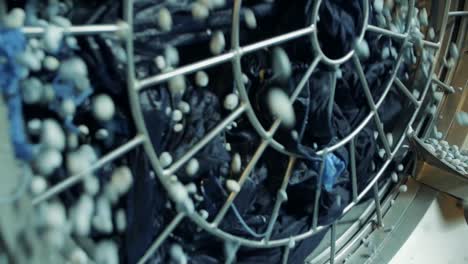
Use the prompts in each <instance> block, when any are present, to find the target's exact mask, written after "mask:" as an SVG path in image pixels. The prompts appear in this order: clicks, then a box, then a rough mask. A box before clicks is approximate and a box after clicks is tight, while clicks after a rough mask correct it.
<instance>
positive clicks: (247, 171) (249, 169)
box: [211, 140, 268, 227]
mask: <svg viewBox="0 0 468 264" xmlns="http://www.w3.org/2000/svg"><path fill="white" fill-rule="evenodd" d="M267 146H268V142H267V141H266V140H263V141H262V143H261V144H260V146H258V148H257V150H256V151H255V154H254V155H253V156H252V159H251V160H250V161H249V164H247V167H246V168H245V170H244V171H243V172H242V175H241V176H240V178H239V181H238V183H239V185H240V186H241V187H242V185H243V184H244V182H245V180H247V177H249V175H250V173H251V172H252V170H253V169H254V167H255V165H256V164H257V162H258V160H259V159H260V157H261V156H262V154H263V152H264V151H265V149H266V147H267ZM236 196H237V193H236V192H231V193H230V194H229V196H228V198H227V199H226V202H225V203H224V204H223V207H221V209H220V210H219V212H218V214H217V215H216V217H215V219H214V220H213V222H212V223H211V225H212V226H213V227H217V226H218V225H219V223H221V221H222V220H223V218H224V216H225V215H226V213H227V210H228V209H229V207H231V204H232V203H233V202H234V199H235V198H236Z"/></svg>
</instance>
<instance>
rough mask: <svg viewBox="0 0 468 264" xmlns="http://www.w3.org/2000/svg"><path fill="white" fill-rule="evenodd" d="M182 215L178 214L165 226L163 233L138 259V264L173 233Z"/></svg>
mask: <svg viewBox="0 0 468 264" xmlns="http://www.w3.org/2000/svg"><path fill="white" fill-rule="evenodd" d="M184 217H185V214H184V213H178V214H177V215H176V217H174V219H172V221H171V222H170V223H169V225H167V226H166V228H165V229H164V230H163V232H162V233H161V234H160V235H159V236H158V238H157V239H156V240H155V241H154V242H153V244H152V245H151V246H150V247H149V248H148V250H146V252H145V254H144V255H143V256H142V257H141V258H140V260H139V261H138V264H144V263H145V262H146V261H147V260H148V259H149V258H150V257H151V256H152V255H153V254H154V252H156V250H157V249H158V248H159V246H161V244H162V243H163V242H164V241H165V240H166V238H167V237H168V236H169V235H170V234H171V233H172V231H174V229H175V228H176V227H177V225H178V224H179V223H180V222H181V221H182V219H184Z"/></svg>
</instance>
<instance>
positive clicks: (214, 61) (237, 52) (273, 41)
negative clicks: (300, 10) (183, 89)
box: [136, 25, 315, 90]
mask: <svg viewBox="0 0 468 264" xmlns="http://www.w3.org/2000/svg"><path fill="white" fill-rule="evenodd" d="M314 30H315V27H314V26H313V25H312V26H308V27H306V28H302V29H299V30H295V31H292V32H289V33H286V34H282V35H279V36H276V37H273V38H269V39H266V40H263V41H259V42H256V43H253V44H250V45H247V46H245V47H239V48H238V49H234V50H231V51H228V52H226V53H224V54H221V55H219V56H215V57H211V58H209V59H205V60H201V61H198V62H195V63H192V64H189V65H186V66H182V67H179V68H177V69H175V70H172V71H169V72H165V73H161V74H158V75H156V76H153V77H148V78H146V79H143V80H140V81H138V82H137V85H136V89H137V90H141V89H144V88H146V87H149V86H151V85H156V84H159V83H162V82H164V81H167V80H169V79H170V78H173V77H175V76H178V75H185V74H190V73H193V72H196V71H199V70H203V69H206V68H208V67H212V66H215V65H218V64H220V63H223V62H227V61H229V60H231V59H233V58H234V57H235V56H242V55H244V54H248V53H251V52H254V51H256V50H260V49H263V48H267V47H269V46H272V45H277V44H280V43H283V42H286V41H290V40H293V39H296V38H300V37H302V36H305V35H307V34H310V33H312V32H313V31H314Z"/></svg>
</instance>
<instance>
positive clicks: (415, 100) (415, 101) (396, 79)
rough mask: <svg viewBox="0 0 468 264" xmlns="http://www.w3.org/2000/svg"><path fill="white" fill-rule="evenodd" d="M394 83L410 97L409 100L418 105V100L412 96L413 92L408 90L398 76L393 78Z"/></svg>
mask: <svg viewBox="0 0 468 264" xmlns="http://www.w3.org/2000/svg"><path fill="white" fill-rule="evenodd" d="M395 84H396V86H397V87H398V88H399V89H400V91H401V92H402V93H403V94H404V95H406V97H408V98H409V99H410V101H411V102H412V103H413V104H414V105H416V106H418V105H419V104H420V102H419V101H418V100H417V99H416V98H414V96H413V94H411V92H410V91H409V90H408V88H407V87H406V86H405V85H404V84H403V83H402V82H401V81H400V79H398V78H395Z"/></svg>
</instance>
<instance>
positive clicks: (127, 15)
mask: <svg viewBox="0 0 468 264" xmlns="http://www.w3.org/2000/svg"><path fill="white" fill-rule="evenodd" d="M362 2H363V6H364V11H365V18H364V22H363V29H362V32H361V34H360V36H359V38H358V41H361V40H362V39H363V38H364V35H365V34H366V32H373V33H377V34H382V35H386V36H389V37H391V38H393V39H395V40H399V41H401V42H402V46H401V49H400V52H399V55H398V58H397V59H396V63H395V65H394V69H393V71H392V74H391V76H390V77H389V79H388V80H387V84H386V86H385V89H384V92H383V94H382V96H381V97H380V99H379V100H378V101H377V102H374V100H373V99H372V96H371V93H370V89H369V87H368V84H367V81H366V78H365V75H364V72H363V69H362V65H361V62H360V60H359V58H358V56H357V53H356V51H355V49H352V50H351V51H349V53H348V54H346V55H345V56H343V57H342V58H339V59H330V58H328V57H327V56H326V55H325V54H324V53H323V52H322V50H321V48H320V44H319V39H318V36H317V28H316V21H317V16H318V10H319V7H320V4H321V1H320V0H319V1H317V2H316V4H315V7H314V13H313V16H312V23H311V25H310V26H308V27H306V28H302V29H299V30H295V31H292V32H289V33H286V34H282V35H278V36H275V37H272V38H269V39H266V40H263V41H260V42H256V43H253V44H250V45H247V46H243V47H240V46H239V20H240V9H241V6H242V1H241V0H236V1H234V8H233V18H232V21H233V23H232V36H231V42H232V43H231V44H232V45H231V46H232V49H231V50H230V51H227V52H226V53H223V54H221V55H218V56H214V57H211V58H208V59H205V60H201V61H198V62H195V63H192V64H189V65H186V66H182V67H179V68H176V69H174V70H171V71H168V72H165V73H161V74H158V75H155V76H152V77H148V78H145V79H142V80H138V79H136V77H135V63H134V55H133V54H134V48H133V28H132V25H133V1H132V0H125V1H124V22H123V23H122V22H119V23H116V24H110V25H83V26H72V27H69V28H67V29H66V30H65V33H66V34H71V35H90V34H102V33H115V34H117V35H118V36H121V37H123V40H124V42H125V48H126V53H127V60H128V61H127V84H128V95H129V100H130V104H131V111H132V115H133V118H134V121H135V123H136V127H137V131H138V134H137V135H136V136H135V137H134V138H133V139H132V140H130V141H128V142H127V143H125V144H124V145H122V146H120V147H119V148H116V149H115V150H113V151H111V152H110V153H108V154H106V155H104V156H103V157H101V158H100V159H99V160H98V161H97V162H96V163H95V164H94V165H93V166H91V167H90V168H88V170H86V171H83V172H81V173H80V174H77V175H73V176H71V177H69V178H67V179H66V180H64V181H62V182H60V183H58V184H56V185H55V186H52V187H51V188H50V189H48V190H47V191H46V192H44V193H43V194H41V195H40V196H38V197H35V198H34V199H33V204H34V205H37V204H39V203H41V202H43V201H46V200H47V199H49V198H51V197H53V196H55V195H57V194H58V193H60V192H62V191H64V190H66V189H67V188H69V187H71V186H72V185H74V184H76V183H78V182H80V181H81V180H83V178H84V177H85V176H86V175H88V174H89V173H90V172H92V171H95V170H98V169H99V168H101V167H102V166H103V165H104V164H106V163H109V162H112V161H113V160H115V159H117V158H119V157H121V156H122V155H124V154H126V153H127V152H129V151H131V150H132V149H134V148H136V147H138V146H143V147H144V150H145V152H146V154H147V156H148V158H149V160H150V162H151V164H152V167H153V169H154V171H155V172H156V175H157V176H158V178H159V180H160V182H161V183H162V184H163V186H164V187H165V188H166V190H169V189H170V188H171V184H172V183H171V182H170V181H169V177H168V176H171V175H172V174H174V173H175V172H176V171H177V170H179V169H180V168H181V167H182V166H183V165H184V164H185V163H186V162H188V161H189V160H190V159H191V158H192V157H193V156H194V155H195V154H196V153H197V152H198V151H199V150H201V149H202V148H203V147H204V146H206V145H207V144H208V143H209V142H210V140H211V139H213V138H214V137H215V136H217V135H218V134H219V133H221V132H222V131H224V130H225V129H226V127H227V126H228V125H229V124H230V123H232V122H233V121H235V120H236V119H238V118H239V117H240V116H241V115H243V114H245V115H246V116H247V117H248V119H249V120H250V122H251V124H252V125H253V127H254V128H255V129H256V131H257V132H258V133H259V134H260V136H261V137H262V142H261V144H260V145H259V146H258V148H257V150H256V151H255V153H254V155H253V156H252V158H251V160H250V161H249V163H248V164H247V166H246V168H245V170H244V171H243V172H242V174H241V176H240V178H239V180H238V183H239V185H240V186H242V184H243V183H244V182H245V180H246V179H247V178H248V177H249V175H250V173H251V171H252V169H253V168H254V167H255V165H256V163H257V162H258V160H259V158H260V157H261V155H262V154H263V152H264V151H265V149H266V148H267V147H272V148H274V149H276V150H278V151H280V152H282V153H284V154H286V155H289V156H290V158H289V164H288V168H287V170H286V172H285V173H284V178H283V182H282V184H281V187H280V189H279V190H278V197H283V196H281V194H282V193H284V192H285V189H286V187H287V184H288V181H289V177H290V175H291V172H292V169H293V166H294V164H295V161H296V158H298V157H297V154H295V153H291V152H289V151H288V150H287V149H286V148H285V147H284V146H283V145H282V144H281V143H279V142H277V141H276V140H275V139H274V138H273V137H274V135H275V132H276V131H277V129H278V128H279V126H280V124H281V120H279V119H277V120H276V121H275V122H274V123H273V125H272V126H271V127H270V128H269V129H268V130H267V129H265V128H264V127H263V126H262V125H261V124H260V122H259V120H258V118H257V116H256V113H255V112H254V110H253V108H252V106H251V105H250V101H249V98H248V95H247V91H246V88H245V86H244V83H243V81H242V69H241V63H240V60H241V57H242V56H243V55H246V54H249V53H252V52H254V51H257V50H260V49H263V48H267V47H271V46H274V45H278V44H281V43H284V42H288V41H291V40H294V39H298V38H302V37H311V38H312V44H313V45H312V47H311V48H312V49H313V51H314V52H315V54H316V57H315V59H314V60H313V61H312V62H311V64H310V66H309V68H308V70H307V72H306V73H305V74H304V76H303V77H302V79H301V80H300V82H299V84H298V85H297V86H296V89H295V90H294V92H293V94H292V95H291V96H290V100H291V101H292V102H294V101H295V100H296V98H297V96H298V95H299V94H300V92H301V91H302V89H303V87H304V86H305V84H306V82H307V80H308V79H309V78H310V77H311V75H312V74H313V72H314V69H315V68H316V67H317V65H318V64H319V63H324V64H327V65H330V66H333V67H335V68H336V69H339V67H340V66H341V65H342V64H343V63H345V62H347V61H349V60H352V62H353V63H354V65H355V67H356V70H357V73H358V75H359V78H360V81H361V84H362V87H363V92H364V93H365V95H366V99H367V102H368V104H369V106H370V109H371V111H370V113H369V114H368V115H367V116H366V118H364V120H363V121H362V122H361V124H360V125H359V126H357V128H356V129H355V130H354V131H352V132H351V133H350V134H349V135H348V136H346V137H345V138H343V139H341V140H340V141H338V142H337V143H336V144H334V145H332V146H328V147H326V148H324V149H322V150H319V151H317V155H320V156H322V160H323V157H325V156H326V155H327V153H329V152H332V151H334V150H336V149H338V148H340V147H343V146H347V147H349V149H350V155H351V157H350V162H351V182H352V193H353V201H352V202H351V203H350V204H349V205H348V206H347V207H346V208H345V209H344V210H343V214H346V213H347V212H348V211H350V210H351V209H352V208H353V206H355V205H356V204H357V203H358V202H359V201H360V200H362V199H363V197H364V196H365V195H366V194H367V193H368V192H369V191H370V190H371V189H372V190H373V193H374V197H375V203H376V215H377V218H378V224H379V225H380V226H383V222H382V212H381V207H380V199H379V187H378V185H377V182H378V180H379V179H380V177H381V176H382V174H383V173H384V171H385V169H386V168H387V167H388V165H389V164H390V163H391V162H392V159H393V158H394V157H395V155H396V153H397V152H398V150H399V149H400V147H401V146H402V145H403V143H404V141H405V138H406V136H407V133H408V134H409V133H412V132H413V129H412V124H413V123H414V122H415V119H416V116H417V114H418V113H419V112H420V110H421V106H422V101H423V100H424V99H425V98H426V94H427V92H428V90H429V87H430V84H431V82H432V81H434V79H432V78H428V79H427V81H426V85H425V87H424V91H423V93H422V96H421V97H420V98H421V99H420V100H418V99H416V98H415V97H414V96H413V95H412V94H411V92H410V91H409V90H408V88H407V87H405V85H404V84H403V83H402V82H401V81H400V80H398V78H396V74H397V72H398V69H399V67H400V66H401V64H402V61H403V52H404V50H405V49H407V48H411V45H409V44H410V42H411V35H410V34H411V18H413V12H414V5H415V3H414V2H415V1H414V0H410V1H409V9H408V14H407V16H406V26H405V31H404V33H397V32H393V31H391V30H388V29H384V28H380V27H377V26H374V25H370V24H368V17H369V2H370V1H368V0H363V1H362ZM450 4H451V1H450V0H448V1H446V4H445V14H448V16H459V15H466V12H465V11H463V12H450V13H449V9H450ZM448 16H445V17H444V21H443V23H442V28H441V31H440V36H444V32H445V25H446V24H447V20H448ZM23 31H24V33H26V34H27V35H38V34H42V33H43V29H41V28H33V27H26V28H23ZM438 39H439V42H431V41H427V40H424V42H423V43H424V46H425V47H428V48H433V49H435V50H436V56H435V58H436V61H437V58H438V57H439V55H440V54H439V53H440V46H441V41H442V40H441V37H439V38H438ZM224 62H231V63H232V65H233V71H234V76H235V81H236V88H237V89H238V92H239V94H240V98H241V104H240V106H239V107H238V108H237V109H235V110H234V111H233V112H232V113H231V114H230V115H228V116H227V117H226V118H225V119H224V120H223V121H221V122H220V123H219V124H218V125H217V126H215V127H214V128H213V129H212V130H211V131H210V132H209V133H208V134H206V135H205V136H204V137H203V138H202V139H201V140H200V141H199V142H198V143H196V144H195V145H194V146H192V148H191V149H190V150H189V151H187V153H185V154H184V155H183V156H182V157H180V158H179V159H178V160H177V161H175V162H174V163H173V164H172V165H171V166H170V167H168V168H166V169H163V167H162V166H161V164H160V162H159V160H158V157H157V154H156V150H155V149H154V148H153V145H152V144H151V141H150V137H149V134H148V130H147V128H146V125H145V122H144V119H143V116H142V111H141V106H140V102H139V93H140V92H141V91H143V90H144V89H149V88H151V87H152V86H154V85H157V84H160V83H163V82H166V81H168V80H169V79H171V78H173V77H175V76H178V75H186V74H190V73H194V72H196V71H198V70H202V69H206V68H209V67H214V66H216V65H218V64H221V63H224ZM434 68H435V66H434V65H432V66H431V69H430V74H429V76H432V74H433V72H434ZM394 85H395V86H396V87H397V89H399V91H400V92H401V93H402V94H403V95H404V96H405V97H406V98H407V99H408V100H409V101H410V102H412V103H413V104H414V105H415V106H416V110H415V111H414V114H413V115H412V117H411V119H410V122H409V123H408V125H407V127H406V129H405V133H403V134H402V136H401V137H400V138H399V140H398V141H397V143H396V144H395V147H394V148H393V149H391V147H390V146H389V144H388V142H387V138H386V136H385V132H384V129H383V127H382V123H381V121H380V117H379V114H378V109H379V108H380V106H381V105H382V103H383V102H384V100H385V98H386V96H387V94H388V92H389V91H390V89H391V88H392V87H393V86H394ZM335 88H336V75H334V77H333V78H332V82H331V84H330V89H331V91H332V92H331V94H334V91H335ZM329 104H330V106H331V105H332V104H333V97H332V98H331V100H330V102H329ZM371 119H372V120H373V121H374V122H375V123H376V126H377V129H378V134H379V136H380V139H381V141H382V143H383V145H384V148H385V151H386V157H385V162H384V163H383V165H382V167H381V168H380V169H379V170H378V172H377V173H376V175H375V177H374V178H373V180H372V181H371V182H370V183H369V185H368V186H366V188H364V190H362V191H361V192H360V193H358V191H357V184H356V182H357V181H356V177H357V176H356V159H355V155H354V154H355V141H354V139H355V136H356V135H357V134H358V133H359V132H360V131H361V130H362V129H363V128H364V127H365V126H366V125H367V124H368V123H369V122H370V121H371ZM406 132H407V133H406ZM323 166H324V165H323V162H322V165H321V168H322V169H323ZM319 178H320V177H319ZM320 193H321V184H320V182H319V184H318V186H317V191H316V193H315V197H316V200H315V204H314V211H313V227H312V228H311V229H310V230H308V231H307V232H304V233H302V234H297V235H295V236H293V237H288V238H282V239H276V240H271V239H270V236H271V231H272V229H273V227H274V224H275V221H276V219H277V217H278V212H279V209H280V207H281V204H282V203H283V202H284V201H285V199H284V198H283V199H280V198H278V199H277V200H276V203H275V205H274V208H273V210H272V215H271V217H270V221H269V223H268V227H267V232H266V234H265V237H264V238H263V239H261V240H251V239H247V238H243V237H238V236H235V235H232V234H229V233H226V232H224V231H223V230H221V229H220V228H218V225H219V224H220V222H221V221H222V220H223V218H224V216H225V214H226V212H227V210H228V209H229V207H230V206H231V205H232V203H233V201H234V199H235V198H236V196H237V193H235V192H231V193H230V194H229V196H228V198H227V200H226V201H225V203H224V205H223V207H222V208H221V210H220V211H219V212H218V214H217V215H216V217H215V218H214V221H213V222H207V221H206V220H205V219H204V218H203V217H202V216H201V215H200V214H198V213H197V212H196V211H184V210H180V212H179V213H178V214H177V215H176V217H175V218H174V219H173V220H172V222H171V223H170V224H169V225H168V226H167V227H166V228H165V230H164V231H163V232H162V233H161V234H160V235H159V236H158V237H157V239H156V240H155V241H154V243H153V245H152V246H151V247H150V248H149V249H148V250H147V252H146V254H145V255H144V256H143V257H142V258H141V260H140V261H139V263H144V262H145V261H146V260H147V259H148V258H149V257H150V256H151V255H152V254H153V253H154V252H155V251H156V250H157V248H158V247H159V246H160V245H161V244H162V243H163V242H164V241H165V240H166V238H167V237H168V236H169V235H170V234H171V232H172V231H173V230H174V229H175V228H176V227H177V225H178V224H179V223H180V222H181V221H182V220H183V219H184V218H186V217H188V218H190V219H191V220H192V221H193V222H194V223H195V224H197V225H198V226H200V227H201V228H203V229H204V230H206V231H207V232H209V233H211V234H213V235H215V236H217V237H220V238H222V239H223V240H226V241H231V242H233V243H235V244H237V245H238V246H247V247H255V248H270V247H284V255H283V262H284V263H286V262H287V260H288V255H289V250H290V248H291V247H293V246H294V244H295V242H296V241H300V240H302V239H306V238H308V237H310V236H312V235H314V234H315V233H316V232H318V231H320V230H322V229H324V228H327V226H317V218H318V208H319V206H318V200H319V199H318V198H319V197H320ZM190 202H191V201H190ZM335 224H336V222H335V223H333V224H331V230H332V232H331V238H330V244H331V250H330V261H331V263H333V262H334V256H335V243H336V237H335V236H336V232H335Z"/></svg>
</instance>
